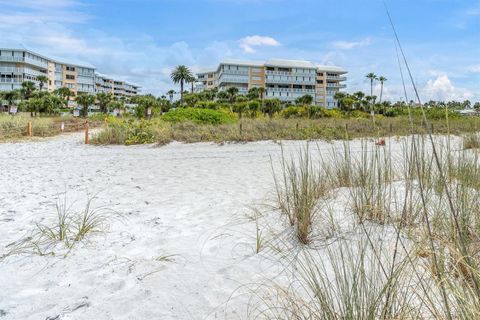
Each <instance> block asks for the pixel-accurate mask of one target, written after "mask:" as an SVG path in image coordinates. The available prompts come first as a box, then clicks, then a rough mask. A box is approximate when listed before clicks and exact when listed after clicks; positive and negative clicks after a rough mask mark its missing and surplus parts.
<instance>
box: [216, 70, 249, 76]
mask: <svg viewBox="0 0 480 320" xmlns="http://www.w3.org/2000/svg"><path fill="white" fill-rule="evenodd" d="M222 74H241V75H246V76H248V71H244V70H221V71H220V75H222Z"/></svg>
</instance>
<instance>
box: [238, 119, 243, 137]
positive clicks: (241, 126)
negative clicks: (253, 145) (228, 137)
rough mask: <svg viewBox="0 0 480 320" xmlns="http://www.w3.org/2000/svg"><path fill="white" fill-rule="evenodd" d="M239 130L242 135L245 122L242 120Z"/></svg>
mask: <svg viewBox="0 0 480 320" xmlns="http://www.w3.org/2000/svg"><path fill="white" fill-rule="evenodd" d="M239 130H240V135H242V133H243V124H242V123H241V122H240V126H239Z"/></svg>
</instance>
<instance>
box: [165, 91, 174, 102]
mask: <svg viewBox="0 0 480 320" xmlns="http://www.w3.org/2000/svg"><path fill="white" fill-rule="evenodd" d="M174 94H175V90H169V91H168V92H167V95H168V97H169V98H170V102H173V95H174Z"/></svg>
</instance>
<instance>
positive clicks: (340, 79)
mask: <svg viewBox="0 0 480 320" xmlns="http://www.w3.org/2000/svg"><path fill="white" fill-rule="evenodd" d="M326 78H327V80H338V81H346V80H347V77H340V76H326Z"/></svg>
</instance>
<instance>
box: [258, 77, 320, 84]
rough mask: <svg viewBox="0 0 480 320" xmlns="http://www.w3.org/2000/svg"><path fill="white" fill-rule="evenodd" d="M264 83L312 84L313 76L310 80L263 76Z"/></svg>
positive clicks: (313, 81)
mask: <svg viewBox="0 0 480 320" xmlns="http://www.w3.org/2000/svg"><path fill="white" fill-rule="evenodd" d="M265 82H266V83H294V84H314V83H315V77H313V78H312V79H311V80H296V79H272V78H270V77H269V78H265Z"/></svg>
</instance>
